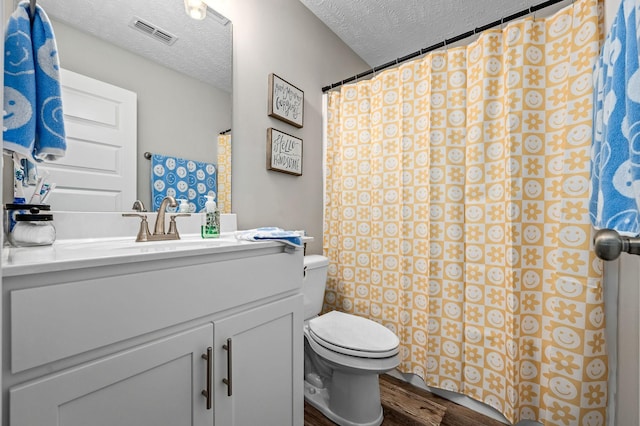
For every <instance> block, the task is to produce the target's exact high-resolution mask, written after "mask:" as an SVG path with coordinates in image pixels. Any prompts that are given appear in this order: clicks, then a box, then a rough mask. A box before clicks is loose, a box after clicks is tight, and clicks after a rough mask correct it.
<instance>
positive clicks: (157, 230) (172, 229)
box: [122, 195, 191, 242]
mask: <svg viewBox="0 0 640 426" xmlns="http://www.w3.org/2000/svg"><path fill="white" fill-rule="evenodd" d="M140 205H142V203H140ZM134 206H135V203H134ZM167 206H170V207H177V206H178V203H177V202H176V199H175V198H173V197H172V196H170V195H167V196H166V197H164V199H163V200H162V203H160V207H159V208H158V216H157V217H156V224H155V226H154V229H153V234H151V233H150V232H149V223H148V222H147V215H146V214H138V213H122V216H125V217H139V218H141V219H142V220H141V221H140V229H139V230H138V235H137V237H136V241H137V242H142V241H166V240H179V239H180V234H179V233H178V227H177V226H176V217H178V216H191V214H189V213H176V214H172V215H171V222H170V224H169V232H167V233H165V231H164V217H165V213H166V210H167ZM143 208H144V207H143Z"/></svg>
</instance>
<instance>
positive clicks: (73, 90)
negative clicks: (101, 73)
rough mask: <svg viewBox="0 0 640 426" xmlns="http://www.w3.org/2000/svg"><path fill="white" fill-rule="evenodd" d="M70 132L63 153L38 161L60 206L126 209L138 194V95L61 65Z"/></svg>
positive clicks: (56, 206) (62, 208)
mask: <svg viewBox="0 0 640 426" xmlns="http://www.w3.org/2000/svg"><path fill="white" fill-rule="evenodd" d="M60 81H61V86H62V107H63V111H64V119H65V131H66V136H67V152H66V155H65V157H64V158H62V159H60V160H57V161H52V162H46V163H39V164H38V172H39V173H42V172H44V171H45V170H46V171H48V172H49V178H48V179H47V181H48V182H55V183H56V189H55V191H54V192H52V193H51V198H50V199H48V200H47V203H48V204H51V206H52V209H54V210H59V211H122V210H127V209H129V207H130V206H131V205H132V204H133V202H134V201H135V199H136V145H137V95H136V93H134V92H131V91H129V90H125V89H122V88H120V87H117V86H114V85H111V84H108V83H105V82H102V81H99V80H96V79H93V78H90V77H87V76H84V75H81V74H78V73H75V72H72V71H68V70H61V73H60Z"/></svg>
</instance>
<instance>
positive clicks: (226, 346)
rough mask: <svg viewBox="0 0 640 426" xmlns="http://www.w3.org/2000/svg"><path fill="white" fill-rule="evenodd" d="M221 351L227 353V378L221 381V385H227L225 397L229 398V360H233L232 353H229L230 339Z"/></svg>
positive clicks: (230, 369)
mask: <svg viewBox="0 0 640 426" xmlns="http://www.w3.org/2000/svg"><path fill="white" fill-rule="evenodd" d="M222 349H224V350H226V351H227V378H226V379H222V383H224V384H225V385H227V396H231V394H232V388H231V371H232V368H231V359H232V358H233V356H232V352H231V338H228V339H227V344H226V345H222Z"/></svg>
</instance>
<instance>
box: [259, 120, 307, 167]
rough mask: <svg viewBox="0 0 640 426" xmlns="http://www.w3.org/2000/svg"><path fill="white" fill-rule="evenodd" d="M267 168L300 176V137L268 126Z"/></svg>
mask: <svg viewBox="0 0 640 426" xmlns="http://www.w3.org/2000/svg"><path fill="white" fill-rule="evenodd" d="M267 169H269V170H274V171H276V172H282V173H288V174H290V175H296V176H302V139H300V138H296V137H295V136H291V135H289V134H287V133H284V132H281V131H280V130H276V129H273V128H271V127H270V128H268V129H267Z"/></svg>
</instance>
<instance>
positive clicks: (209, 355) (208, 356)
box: [202, 346, 213, 410]
mask: <svg viewBox="0 0 640 426" xmlns="http://www.w3.org/2000/svg"><path fill="white" fill-rule="evenodd" d="M212 353H213V348H212V347H211V346H209V347H208V348H207V353H206V354H202V359H204V360H205V361H207V389H205V390H203V391H202V395H203V396H204V397H205V398H206V399H207V410H211V398H212V396H213V395H212V392H211V363H212V362H213V354H212Z"/></svg>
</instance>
